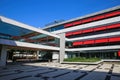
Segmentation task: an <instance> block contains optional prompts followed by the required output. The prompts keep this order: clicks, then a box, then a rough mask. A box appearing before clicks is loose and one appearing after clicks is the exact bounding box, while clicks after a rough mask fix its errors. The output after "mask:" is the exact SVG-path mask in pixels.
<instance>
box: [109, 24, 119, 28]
mask: <svg viewBox="0 0 120 80" xmlns="http://www.w3.org/2000/svg"><path fill="white" fill-rule="evenodd" d="M113 28H120V23H118V24H112V25H109V26H107V29H113Z"/></svg>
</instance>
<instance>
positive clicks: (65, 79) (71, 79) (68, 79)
mask: <svg viewBox="0 0 120 80" xmlns="http://www.w3.org/2000/svg"><path fill="white" fill-rule="evenodd" d="M82 75H84V73H81V72H71V73H68V74H65V75H63V76H60V77H56V78H50V79H48V80H75V79H77V78H79V77H81V76H82Z"/></svg>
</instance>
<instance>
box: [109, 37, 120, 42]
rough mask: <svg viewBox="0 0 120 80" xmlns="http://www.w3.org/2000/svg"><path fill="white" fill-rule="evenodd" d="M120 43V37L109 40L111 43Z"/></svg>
mask: <svg viewBox="0 0 120 80" xmlns="http://www.w3.org/2000/svg"><path fill="white" fill-rule="evenodd" d="M119 41H120V37H113V38H109V42H119Z"/></svg>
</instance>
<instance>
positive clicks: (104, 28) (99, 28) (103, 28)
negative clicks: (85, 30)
mask: <svg viewBox="0 0 120 80" xmlns="http://www.w3.org/2000/svg"><path fill="white" fill-rule="evenodd" d="M102 30H106V26H102V27H97V28H94V31H102Z"/></svg>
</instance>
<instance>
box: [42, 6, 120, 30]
mask: <svg viewBox="0 0 120 80" xmlns="http://www.w3.org/2000/svg"><path fill="white" fill-rule="evenodd" d="M116 9H120V6H115V7H112V8H109V9H105V10H102V11H99V12H96V13H92V14H88V15H85V16H81V17H77V18H73V19H70V20H66V21H63V22H60V23H56V24H53V25H49V26H46V27H45V28H43V29H47V28H51V27H55V26H58V25H62V24H65V23H69V22H72V21H75V20H79V19H83V18H86V17H90V16H94V15H98V14H102V13H105V12H109V11H113V10H116Z"/></svg>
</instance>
